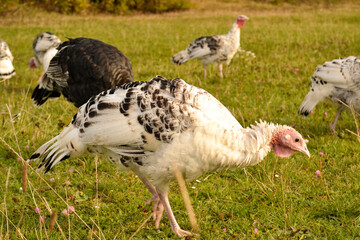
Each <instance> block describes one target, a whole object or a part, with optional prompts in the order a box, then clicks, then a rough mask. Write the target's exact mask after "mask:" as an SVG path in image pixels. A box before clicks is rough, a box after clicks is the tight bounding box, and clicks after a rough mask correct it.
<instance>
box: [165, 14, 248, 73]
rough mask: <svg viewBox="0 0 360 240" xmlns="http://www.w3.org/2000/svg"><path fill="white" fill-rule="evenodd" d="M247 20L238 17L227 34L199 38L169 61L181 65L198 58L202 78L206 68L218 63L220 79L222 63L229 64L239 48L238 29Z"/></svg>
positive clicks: (243, 17)
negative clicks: (200, 64)
mask: <svg viewBox="0 0 360 240" xmlns="http://www.w3.org/2000/svg"><path fill="white" fill-rule="evenodd" d="M248 19H249V18H248V17H247V16H244V15H240V16H238V17H237V18H236V21H235V22H234V24H233V25H232V27H231V29H230V31H229V32H228V33H227V34H223V35H215V36H208V37H200V38H197V39H195V40H194V41H193V42H192V43H190V44H189V46H188V48H187V49H185V50H183V51H181V52H179V53H177V54H175V55H174V56H173V57H172V58H171V60H172V62H173V63H175V64H179V65H181V64H183V63H186V62H187V61H189V60H190V59H194V58H198V59H199V60H200V61H201V62H202V63H203V64H204V78H206V75H207V74H206V66H207V65H208V64H212V63H215V62H216V63H218V65H219V75H220V77H221V78H222V77H223V72H222V69H223V67H222V63H223V62H226V64H227V65H229V64H230V62H231V59H232V58H233V56H234V55H235V53H236V52H237V51H238V49H239V47H240V28H241V27H242V26H244V24H245V22H246V20H248Z"/></svg>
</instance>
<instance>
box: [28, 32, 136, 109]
mask: <svg viewBox="0 0 360 240" xmlns="http://www.w3.org/2000/svg"><path fill="white" fill-rule="evenodd" d="M39 43H41V42H39ZM34 45H35V46H37V45H38V44H34ZM49 45H50V44H49ZM54 51H56V52H53V53H55V54H51V55H52V56H51V59H50V62H49V63H48V64H47V62H46V61H45V59H46V58H44V61H43V65H44V70H45V72H46V73H45V74H44V75H43V76H42V78H41V80H40V83H39V84H38V85H37V86H36V88H35V89H34V92H33V94H32V96H31V98H32V100H33V101H34V103H35V104H36V105H42V104H43V103H44V102H45V101H46V100H47V99H48V98H50V97H59V96H60V95H61V94H62V95H64V97H65V98H66V99H67V100H68V101H70V102H72V103H73V104H74V105H75V106H76V107H80V106H81V105H83V104H84V103H86V101H87V100H88V99H89V98H90V97H92V96H94V95H96V94H98V93H100V92H102V91H104V90H107V89H110V88H115V87H117V86H120V85H122V84H124V83H127V82H131V81H133V73H132V68H131V63H130V61H129V60H128V59H127V58H126V57H125V56H124V54H123V53H122V52H120V51H119V50H118V49H117V48H116V47H114V46H111V45H109V44H106V43H104V42H101V41H99V40H95V39H90V38H75V39H69V40H68V41H65V42H63V43H61V44H60V45H59V46H58V47H57V48H56V49H54ZM45 55H46V54H45ZM49 55H50V54H49ZM35 59H36V58H35ZM39 62H40V61H39Z"/></svg>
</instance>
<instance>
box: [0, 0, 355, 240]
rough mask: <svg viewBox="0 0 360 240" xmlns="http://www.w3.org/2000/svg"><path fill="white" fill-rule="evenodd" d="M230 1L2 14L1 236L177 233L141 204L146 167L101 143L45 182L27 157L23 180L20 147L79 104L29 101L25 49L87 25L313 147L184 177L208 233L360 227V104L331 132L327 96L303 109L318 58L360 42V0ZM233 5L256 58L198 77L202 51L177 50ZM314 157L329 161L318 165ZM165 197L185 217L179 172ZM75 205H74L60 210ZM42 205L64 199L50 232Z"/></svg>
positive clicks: (229, 17) (346, 232)
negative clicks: (142, 11) (165, 8)
mask: <svg viewBox="0 0 360 240" xmlns="http://www.w3.org/2000/svg"><path fill="white" fill-rule="evenodd" d="M229 4H232V5H231V6H235V8H229V7H228V6H229V5H227V4H226V3H223V5H216V6H217V7H218V6H223V8H222V9H218V10H217V11H216V12H214V11H213V10H214V9H210V10H209V9H208V10H207V9H206V8H205V5H206V4H204V2H201V5H200V6H201V7H200V8H198V9H193V10H190V11H187V12H179V13H170V14H163V15H135V16H63V15H58V14H50V13H43V12H35V11H32V12H31V11H28V10H27V9H20V10H19V12H18V13H16V15H12V16H7V17H4V18H2V20H1V23H0V37H1V39H2V40H5V41H6V42H7V43H8V44H9V46H10V48H11V50H12V53H13V55H14V58H15V61H14V65H15V68H16V71H17V75H16V76H15V77H13V78H12V79H10V80H8V81H5V82H2V83H1V90H0V91H1V94H0V110H1V115H0V118H1V119H0V122H1V130H0V132H1V139H3V140H4V141H5V142H6V144H5V143H4V142H2V143H1V144H0V199H1V201H0V210H1V212H0V239H16V238H18V239H21V238H22V236H25V237H24V238H26V239H98V238H101V239H130V238H133V239H173V238H176V236H175V235H174V234H173V233H172V232H171V230H170V227H169V223H168V221H167V219H166V217H164V219H163V220H162V222H161V225H160V230H161V231H160V232H159V233H158V232H157V231H156V230H155V229H154V226H153V223H152V221H151V220H150V219H149V217H150V214H151V211H152V208H151V206H144V202H145V201H146V200H147V199H148V198H149V197H150V193H149V192H148V191H147V190H145V187H144V186H143V184H142V183H141V182H140V181H139V180H138V179H137V177H136V176H135V175H134V174H132V173H123V172H119V171H117V169H116V166H114V165H112V164H110V163H109V162H107V160H106V158H104V157H102V156H99V158H98V160H97V161H95V160H94V157H93V156H85V157H78V158H73V159H68V160H67V161H65V162H63V163H62V164H60V165H58V166H56V167H55V168H54V169H53V170H52V171H51V172H50V173H48V174H46V175H40V176H41V177H42V178H43V179H44V180H45V181H46V182H47V183H45V181H44V180H42V179H41V178H40V176H39V175H38V174H37V173H35V172H34V171H33V170H32V169H30V167H28V169H27V177H28V179H27V183H28V184H27V190H26V191H24V190H22V191H21V190H20V188H24V186H23V184H22V171H23V164H22V162H21V161H18V160H17V159H18V156H17V155H16V154H15V153H14V152H17V153H18V154H19V155H20V156H21V157H22V158H23V159H27V158H28V157H29V156H30V155H31V154H32V152H33V151H35V150H36V149H37V148H38V147H39V146H40V145H41V144H43V143H44V142H45V141H47V140H49V139H50V138H52V137H54V136H55V135H57V134H58V133H59V132H60V131H61V130H62V129H63V127H64V125H66V124H67V123H69V122H70V121H71V118H72V116H73V115H74V113H75V112H76V108H75V107H74V106H72V104H70V103H68V102H66V101H65V100H64V99H63V98H61V99H59V100H56V101H49V102H47V103H46V104H44V105H43V106H42V107H41V108H35V107H34V106H33V105H32V102H31V100H30V94H31V91H32V89H33V88H34V87H35V85H36V81H37V79H38V77H39V76H40V73H41V69H38V70H31V69H28V67H27V61H28V60H29V59H30V58H31V57H32V49H31V44H32V41H33V39H34V38H35V36H36V35H37V34H38V33H40V32H43V31H51V32H53V33H55V34H56V35H57V36H59V37H60V38H61V39H62V40H65V38H66V37H73V38H74V37H79V36H83V37H91V38H96V39H100V40H102V41H105V42H107V43H109V44H112V45H114V46H116V47H118V48H119V49H120V50H121V51H122V52H123V53H124V54H125V55H126V56H127V57H128V58H129V59H130V60H131V62H132V65H133V71H134V76H135V79H136V80H149V79H150V78H152V77H154V76H155V75H162V76H164V77H168V78H174V77H180V78H182V79H184V80H186V81H187V82H188V83H191V84H194V85H196V86H199V87H202V88H204V89H206V90H207V91H209V92H210V93H212V94H213V95H214V96H216V97H217V98H218V99H219V100H220V101H221V102H222V103H223V104H224V105H225V106H227V107H228V108H229V109H230V111H231V112H232V113H233V114H234V115H235V116H236V117H237V119H238V120H239V122H240V123H241V124H242V125H243V126H249V125H250V124H251V123H254V122H255V121H257V120H259V119H263V120H267V121H271V122H277V123H281V124H288V125H294V127H295V128H296V129H297V130H298V131H299V132H301V133H302V134H303V136H305V137H306V138H308V139H309V144H308V147H309V150H310V152H311V153H312V157H311V159H306V158H305V157H304V156H303V155H301V154H295V155H294V156H293V157H291V158H289V159H285V160H284V159H280V158H277V157H275V155H274V154H272V153H271V154H269V155H268V157H267V158H266V159H265V160H264V161H263V162H261V163H260V164H258V165H256V166H253V167H248V168H246V169H237V170H235V171H224V172H219V173H209V174H207V175H205V176H203V177H202V178H200V179H199V182H197V181H194V182H192V183H188V184H187V189H188V191H189V194H190V198H191V201H192V204H193V208H194V210H195V215H196V217H197V221H198V224H199V226H200V228H201V238H202V239H304V238H308V239H357V238H359V236H360V221H359V216H360V203H359V201H358V199H359V190H360V182H359V177H358V173H359V171H360V165H359V158H360V151H359V149H360V143H359V141H358V138H357V137H356V136H355V135H353V134H352V133H351V132H356V130H357V128H356V122H355V120H354V117H353V115H352V114H351V113H350V111H348V112H345V113H343V114H342V116H341V118H340V120H339V122H338V125H337V133H336V135H333V134H331V133H330V131H329V128H328V125H329V124H330V123H331V122H332V120H333V117H334V116H335V113H336V107H335V106H333V105H332V104H331V103H330V102H324V103H321V104H319V105H318V106H316V108H315V111H314V113H313V114H311V115H310V116H308V117H307V118H303V117H301V116H298V115H297V109H298V107H299V105H300V103H301V101H302V100H303V98H304V96H305V95H306V94H307V92H308V90H309V85H310V80H309V78H310V76H311V75H312V73H313V71H314V70H315V67H316V66H317V65H318V64H322V63H323V62H324V61H327V60H332V59H334V58H338V57H347V56H350V55H359V53H360V45H359V39H360V28H359V25H358V23H359V21H360V8H359V6H358V5H353V6H351V7H348V6H347V7H342V6H341V5H335V6H332V7H329V8H320V9H317V10H313V9H311V8H308V7H306V6H301V7H298V8H295V7H293V6H292V7H289V8H285V7H286V6H285V7H283V8H281V9H277V8H276V7H275V6H270V5H263V6H264V8H263V9H266V10H262V8H261V6H262V5H261V4H258V3H257V4H256V5H249V6H247V7H246V6H244V7H243V5H241V7H239V6H240V5H239V6H238V7H236V4H235V3H233V2H231V3H229ZM212 6H214V4H213V5H212ZM251 6H256V7H255V8H254V10H251ZM238 14H246V15H247V16H249V17H250V21H248V22H247V23H246V25H245V26H244V28H243V29H242V33H241V46H242V48H244V49H246V50H250V51H252V52H254V53H255V54H256V56H257V57H256V58H255V59H248V58H242V57H241V56H239V55H237V56H236V57H235V58H234V59H233V61H232V63H231V64H230V66H226V67H225V68H224V71H225V73H226V75H225V78H224V79H222V80H221V79H219V78H218V76H217V67H216V66H212V67H210V72H209V77H208V79H203V78H202V75H203V72H202V71H203V70H202V65H201V64H200V63H199V62H198V61H196V60H193V61H190V62H188V63H187V64H185V65H183V66H181V67H177V66H175V65H173V64H171V63H170V57H171V56H172V55H173V54H174V53H176V52H178V51H180V50H182V49H184V48H185V47H186V46H187V44H188V43H189V42H190V41H192V40H193V39H195V38H197V37H200V36H202V35H212V34H216V33H225V32H227V31H228V30H229V28H230V26H231V24H232V22H233V21H234V19H235V17H236V16H237V15H238ZM282 106H283V107H282ZM324 112H327V113H328V115H327V116H325V114H324ZM15 114H20V115H18V117H16V118H15V117H14V116H15ZM348 130H349V131H351V132H349V131H348ZM11 148H12V149H13V150H14V151H13V150H11ZM320 152H323V153H324V156H321V155H319V153H320ZM33 167H35V165H33ZM70 169H71V170H70ZM69 170H70V171H69ZM316 170H321V172H322V175H321V177H320V178H316V177H315V174H314V173H315V171H316ZM50 178H54V180H55V181H53V182H51V181H50ZM66 181H70V184H65V182H66ZM169 197H170V202H171V203H172V207H173V210H174V214H175V216H176V218H177V220H178V222H179V224H180V226H182V227H183V229H187V230H189V229H190V228H191V225H190V222H189V220H188V217H187V214H186V210H185V206H184V204H183V200H182V197H181V194H180V190H179V188H178V185H177V184H174V185H173V186H172V188H171V192H170V196H169ZM62 199H63V200H64V201H65V202H64V201H63V200H62ZM69 205H70V206H74V207H75V209H76V214H77V215H76V214H74V213H71V214H70V215H69V216H64V215H63V214H61V212H62V211H63V210H64V209H67V208H68V206H69ZM47 206H48V207H49V209H51V210H56V211H57V217H56V223H55V225H54V229H53V230H52V231H50V230H49V224H50V222H51V220H50V217H51V213H50V212H49V211H48V210H47ZM96 206H99V208H96ZM36 207H38V208H39V209H40V210H41V212H40V215H41V216H44V217H45V223H44V224H43V223H42V221H41V220H40V219H39V214H36V213H35V208H36ZM144 222H145V224H143V223H144ZM142 224H143V227H141V228H140V226H142ZM14 226H16V227H17V229H18V230H19V231H16V229H15V227H14ZM255 228H257V229H258V231H259V232H258V233H257V234H254V233H253V230H254V229H255ZM137 230H139V231H137ZM20 233H21V234H23V235H21V234H20ZM134 234H135V235H134Z"/></svg>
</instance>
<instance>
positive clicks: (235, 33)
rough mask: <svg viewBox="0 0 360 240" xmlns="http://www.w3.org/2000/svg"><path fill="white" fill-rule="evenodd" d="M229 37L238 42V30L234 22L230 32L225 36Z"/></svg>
mask: <svg viewBox="0 0 360 240" xmlns="http://www.w3.org/2000/svg"><path fill="white" fill-rule="evenodd" d="M227 35H228V36H229V37H232V38H236V39H239V40H240V28H239V27H238V25H237V23H236V22H235V23H234V24H233V25H232V27H231V28H230V31H229V32H228V34H227Z"/></svg>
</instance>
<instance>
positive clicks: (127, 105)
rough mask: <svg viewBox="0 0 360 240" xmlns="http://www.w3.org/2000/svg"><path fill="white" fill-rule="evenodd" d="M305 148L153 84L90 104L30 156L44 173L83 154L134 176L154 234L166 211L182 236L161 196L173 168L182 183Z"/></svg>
mask: <svg viewBox="0 0 360 240" xmlns="http://www.w3.org/2000/svg"><path fill="white" fill-rule="evenodd" d="M306 142H307V140H304V139H303V137H302V136H301V135H300V133H298V132H297V131H296V130H295V129H293V128H292V127H289V126H285V125H278V124H273V123H267V122H263V121H260V122H259V123H257V124H255V125H252V126H250V127H247V128H243V127H242V126H241V125H240V124H239V122H238V121H237V120H236V119H235V118H234V117H233V115H232V114H231V113H230V112H229V110H228V109H227V108H225V107H224V106H223V105H222V104H221V103H220V102H219V101H218V100H217V99H216V98H214V97H213V96H212V95H211V94H209V93H208V92H206V91H205V90H203V89H200V88H197V87H195V86H192V85H189V84H187V83H186V82H185V81H184V80H182V79H179V78H176V79H172V80H170V79H165V78H163V77H160V76H157V77H155V78H153V79H151V80H150V81H148V82H131V83H126V84H124V85H122V86H120V87H119V88H117V89H110V90H107V91H104V92H102V93H100V94H99V95H97V96H94V97H92V98H91V99H89V101H88V102H87V103H86V104H84V105H83V106H81V107H80V109H79V111H78V112H77V113H76V114H75V116H74V117H73V119H72V121H71V123H70V124H69V125H68V126H67V127H66V128H65V129H64V130H63V131H62V132H61V133H60V134H59V135H58V136H56V137H54V138H53V139H51V140H50V141H48V142H46V143H45V144H43V145H42V146H41V147H40V148H39V149H37V150H36V151H35V152H34V153H33V155H32V156H31V157H30V160H36V159H41V163H40V164H39V166H38V169H39V170H42V171H45V172H48V171H49V170H50V169H51V168H52V167H53V166H54V165H56V164H57V163H59V162H61V161H64V160H65V159H67V158H69V157H73V156H77V155H80V154H83V153H86V152H91V153H94V154H96V153H98V154H106V155H107V156H108V158H109V160H110V161H111V162H113V163H116V164H118V165H119V166H120V167H121V168H122V169H123V170H131V171H133V172H134V173H135V174H136V175H137V176H138V177H139V179H141V181H142V182H143V183H144V184H145V186H146V187H147V188H148V189H149V191H150V192H151V194H152V197H151V198H150V199H149V200H148V202H147V203H151V202H153V203H154V206H153V218H154V220H155V226H156V228H158V227H159V224H160V219H161V217H162V214H163V210H164V209H165V212H166V215H167V217H168V219H169V222H170V227H171V230H172V231H173V232H174V233H175V234H176V235H177V236H180V237H181V236H187V235H191V232H188V231H185V230H182V229H181V228H180V226H179V224H178V223H177V221H176V219H175V216H174V214H173V212H172V210H171V207H170V203H169V199H168V191H169V185H170V183H171V182H173V181H174V180H175V176H174V172H173V167H174V166H176V168H177V169H178V170H179V171H180V173H181V174H182V175H183V176H184V178H185V180H186V181H192V180H194V179H196V178H198V177H200V176H201V175H203V174H205V173H207V172H212V171H220V170H223V169H234V168H243V167H246V166H250V165H255V164H257V163H259V162H260V161H262V160H263V158H264V157H265V156H266V155H267V154H268V153H269V152H270V151H271V150H273V151H274V153H275V154H276V155H277V156H279V157H289V156H290V155H292V154H293V153H295V152H301V153H303V154H305V155H306V156H308V157H310V153H309V151H308V149H307V146H306Z"/></svg>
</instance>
